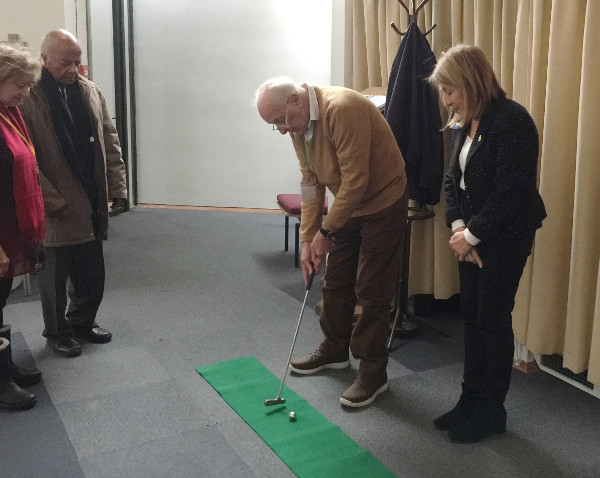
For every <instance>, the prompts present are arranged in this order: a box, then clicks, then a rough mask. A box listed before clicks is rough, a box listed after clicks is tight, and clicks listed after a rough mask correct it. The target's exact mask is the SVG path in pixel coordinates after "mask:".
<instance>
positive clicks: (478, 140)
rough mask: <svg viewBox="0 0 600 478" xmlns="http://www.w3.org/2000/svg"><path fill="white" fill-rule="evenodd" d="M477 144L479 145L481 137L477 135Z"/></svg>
mask: <svg viewBox="0 0 600 478" xmlns="http://www.w3.org/2000/svg"><path fill="white" fill-rule="evenodd" d="M477 142H478V143H481V135H479V138H477Z"/></svg>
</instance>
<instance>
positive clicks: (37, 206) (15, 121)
mask: <svg viewBox="0 0 600 478" xmlns="http://www.w3.org/2000/svg"><path fill="white" fill-rule="evenodd" d="M0 112H1V113H2V114H3V115H4V116H5V117H6V119H5V118H3V117H2V116H0V129H1V130H2V136H4V141H5V142H6V145H7V146H8V149H10V150H11V151H12V154H13V158H14V159H13V196H14V198H15V209H16V212H17V222H18V223H19V230H20V231H21V233H22V234H23V236H24V238H25V241H26V243H27V244H39V243H40V242H42V239H44V234H45V231H46V227H45V226H46V222H45V216H44V202H43V200H42V191H41V190H40V180H39V177H38V170H37V163H36V160H35V153H34V151H33V144H32V143H31V140H30V139H29V135H28V134H27V128H26V127H25V122H24V121H23V117H22V116H21V112H20V111H19V110H18V109H17V108H16V107H7V106H5V105H4V104H3V103H1V102H0ZM17 131H18V132H17ZM19 133H20V134H19ZM21 135H22V136H23V138H22V137H21ZM26 141H27V142H26Z"/></svg>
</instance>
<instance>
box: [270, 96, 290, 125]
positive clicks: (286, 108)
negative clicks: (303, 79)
mask: <svg viewBox="0 0 600 478" xmlns="http://www.w3.org/2000/svg"><path fill="white" fill-rule="evenodd" d="M288 105H289V103H286V105H285V123H283V124H277V122H275V123H273V124H272V125H271V126H273V131H281V130H282V129H285V130H287V129H288V124H287V123H288Z"/></svg>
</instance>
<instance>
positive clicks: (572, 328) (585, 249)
mask: <svg viewBox="0 0 600 478" xmlns="http://www.w3.org/2000/svg"><path fill="white" fill-rule="evenodd" d="M405 3H406V4H407V5H409V4H410V3H411V2H410V0H408V1H406V2H405ZM416 3H417V4H419V3H420V0H419V1H418V2H416ZM353 5H354V9H353V11H354V14H355V17H354V27H355V32H354V38H353V46H354V77H353V78H354V80H355V82H354V84H353V87H354V88H355V89H358V90H360V89H364V88H367V87H369V86H387V83H388V75H389V70H390V68H391V64H392V62H393V59H394V56H395V54H396V51H397V49H398V46H399V44H400V38H399V37H398V35H396V33H394V32H393V30H392V29H391V28H390V22H392V21H393V22H394V23H395V25H396V26H397V27H398V28H400V29H401V30H405V29H406V25H407V21H408V17H407V14H406V12H405V10H404V9H403V8H401V7H400V5H399V2H398V1H397V0H387V1H386V0H379V1H375V0H363V1H360V0H356V1H354V2H353ZM409 8H410V6H409ZM434 23H435V24H437V26H436V28H435V29H434V30H433V32H432V33H430V34H429V36H428V40H429V42H430V44H431V48H432V50H433V51H434V53H435V54H436V55H439V54H440V53H441V52H442V51H444V50H446V49H447V48H449V47H450V46H453V45H456V44H458V43H471V44H476V45H478V46H479V47H481V48H482V49H483V50H484V51H485V53H486V55H488V58H489V59H490V62H491V63H492V65H493V67H494V70H495V72H496V75H497V76H498V79H499V81H500V83H501V85H502V87H503V88H504V89H505V91H506V92H507V94H508V95H509V97H512V98H513V99H515V100H516V101H518V102H519V103H521V104H523V105H524V106H525V107H526V108H527V109H528V110H529V112H530V113H531V115H532V117H533V119H534V121H535V122H536V125H537V126H538V131H539V134H540V144H541V147H540V163H539V185H540V192H541V194H542V197H543V198H544V201H545V204H546V208H547V211H548V218H547V219H546V220H545V221H544V226H543V227H542V228H541V229H540V230H539V231H538V233H537V236H536V241H535V244H534V249H533V252H532V254H531V256H530V258H529V260H528V262H527V265H526V267H525V271H524V273H523V278H522V280H521V284H520V287H519V291H518V293H517V297H516V303H515V309H514V312H513V326H514V330H515V337H516V339H517V340H518V341H519V342H521V343H522V344H524V345H525V346H526V347H528V348H529V350H531V351H532V352H533V353H536V354H553V353H560V354H562V355H563V357H564V365H565V366H566V367H568V368H569V369H571V370H572V371H574V372H576V373H579V372H581V371H584V370H588V380H590V381H592V382H593V383H597V384H599V385H600V278H599V269H598V267H599V263H600V240H599V238H600V213H599V212H598V211H600V208H599V207H598V204H600V188H599V187H597V183H598V178H600V154H599V153H598V151H600V134H598V132H597V126H596V117H597V112H598V111H600V87H599V85H600V54H599V51H598V50H599V47H600V28H598V25H599V24H600V1H599V0H587V1H586V0H575V1H571V0H569V1H567V0H431V1H430V2H429V3H428V4H427V5H425V7H424V8H423V9H422V10H421V11H420V12H419V19H418V24H419V28H421V30H422V31H425V30H427V29H429V28H431V26H432V25H433V24H434ZM375 24H377V26H376V25H375ZM373 55H375V56H378V59H377V60H375V59H373ZM371 68H373V69H374V70H375V71H374V72H370V71H369V72H368V73H367V71H368V70H370V69H371ZM363 70H364V71H363ZM445 119H446V112H445V111H444V110H443V108H442V121H445ZM449 140H450V134H449V133H448V132H445V133H444V147H445V152H446V158H447V157H448V153H449ZM446 161H447V159H446ZM444 208H445V203H444V199H442V201H441V202H440V203H439V204H437V205H436V206H434V207H433V210H434V212H435V217H434V218H433V219H430V220H426V221H415V222H414V223H413V230H412V240H411V256H410V282H409V291H410V293H411V294H414V293H427V294H434V296H435V297H436V298H448V297H450V296H451V295H453V294H455V293H456V292H458V272H457V269H458V268H457V264H456V261H455V259H454V257H453V255H452V254H451V252H450V249H449V247H448V240H449V237H450V231H449V229H448V228H447V227H446V225H445V221H444Z"/></svg>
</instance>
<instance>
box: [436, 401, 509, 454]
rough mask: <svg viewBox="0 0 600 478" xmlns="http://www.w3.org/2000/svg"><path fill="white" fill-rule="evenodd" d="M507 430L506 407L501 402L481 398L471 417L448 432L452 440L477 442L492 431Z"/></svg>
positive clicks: (501, 431) (500, 431)
mask: <svg viewBox="0 0 600 478" xmlns="http://www.w3.org/2000/svg"><path fill="white" fill-rule="evenodd" d="M505 431H506V409H505V408H504V405H503V404H501V403H492V402H490V401H489V400H483V399H482V400H480V401H479V403H478V405H477V408H476V409H475V411H474V412H473V414H472V415H471V417H470V418H469V419H468V420H467V421H466V422H464V423H463V424H462V425H459V426H458V427H456V428H454V429H452V430H450V432H449V433H448V434H449V435H450V439H451V440H452V441H455V442H458V443H475V442H476V441H479V440H481V439H482V438H485V437H486V436H488V435H491V434H492V433H504V432H505Z"/></svg>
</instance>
